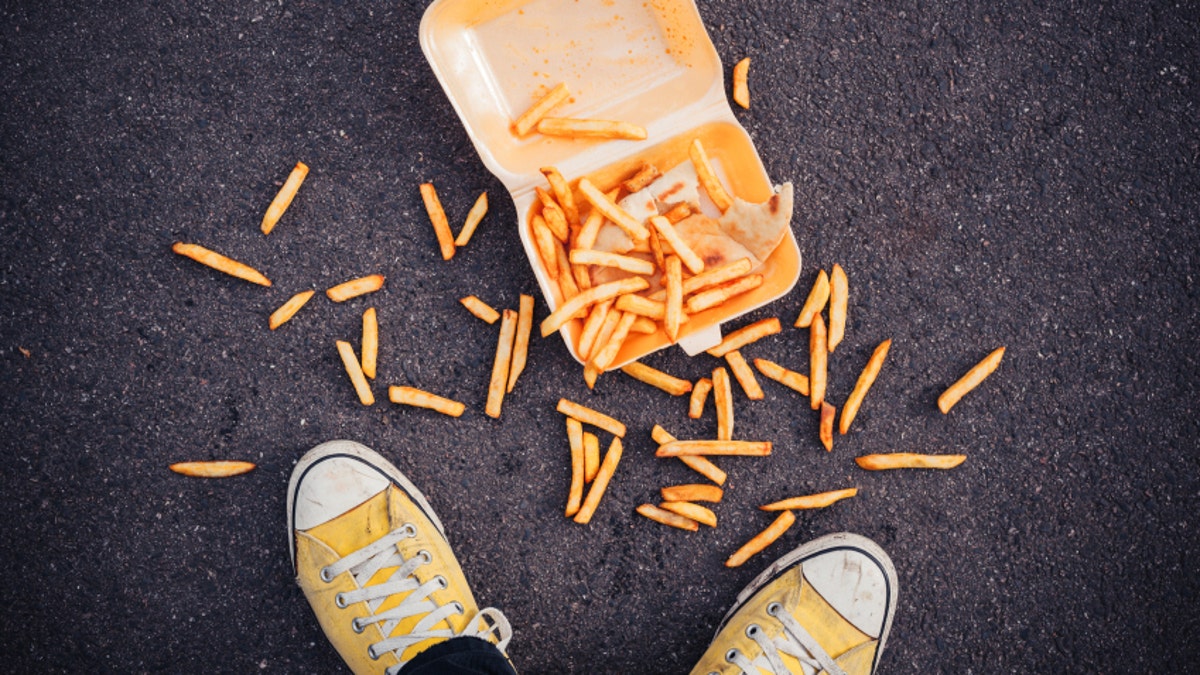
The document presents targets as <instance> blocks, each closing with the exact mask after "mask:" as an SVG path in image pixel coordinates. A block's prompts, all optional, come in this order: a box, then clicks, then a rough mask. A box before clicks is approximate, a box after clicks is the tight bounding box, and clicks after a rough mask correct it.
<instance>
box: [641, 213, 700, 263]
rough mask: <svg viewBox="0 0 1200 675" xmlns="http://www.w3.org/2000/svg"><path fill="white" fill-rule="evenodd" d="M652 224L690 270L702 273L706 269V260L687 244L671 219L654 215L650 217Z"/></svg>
mask: <svg viewBox="0 0 1200 675" xmlns="http://www.w3.org/2000/svg"><path fill="white" fill-rule="evenodd" d="M650 224H651V225H653V226H654V229H655V230H656V231H657V232H658V234H659V235H660V236H661V237H662V238H663V239H666V240H667V243H668V244H670V245H671V248H672V249H674V250H675V255H677V256H679V260H680V261H682V262H683V264H684V265H687V268H688V271H689V272H691V273H692V274H700V273H701V272H703V271H704V261H703V260H702V259H701V258H700V256H698V255H696V252H695V251H693V250H692V248H691V247H690V246H688V245H687V242H686V241H684V240H683V237H681V236H679V233H678V232H676V231H675V226H674V225H672V224H671V221H670V220H667V219H666V218H664V217H662V216H653V217H652V218H650Z"/></svg>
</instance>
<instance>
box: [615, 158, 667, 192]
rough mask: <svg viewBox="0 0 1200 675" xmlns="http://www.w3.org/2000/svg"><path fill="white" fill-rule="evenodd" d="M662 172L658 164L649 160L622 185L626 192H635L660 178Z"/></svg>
mask: <svg viewBox="0 0 1200 675" xmlns="http://www.w3.org/2000/svg"><path fill="white" fill-rule="evenodd" d="M661 175H662V172H661V171H659V170H658V167H657V166H654V165H653V164H650V163H648V162H642V168H640V169H638V171H637V173H635V174H633V175H632V176H630V177H629V178H628V179H626V181H625V182H624V183H622V185H623V186H624V188H625V191H626V192H629V193H633V192H638V191H641V190H644V189H645V188H647V187H649V186H650V184H651V183H653V182H654V181H655V180H657V179H658V177H659V176H661Z"/></svg>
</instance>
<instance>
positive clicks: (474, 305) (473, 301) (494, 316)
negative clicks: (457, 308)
mask: <svg viewBox="0 0 1200 675" xmlns="http://www.w3.org/2000/svg"><path fill="white" fill-rule="evenodd" d="M459 302H461V303H462V306H463V307H466V308H467V311H468V312H470V313H472V314H474V315H475V316H476V317H478V318H480V319H483V320H484V321H486V322H487V323H489V324H493V323H496V322H497V321H499V320H500V312H497V311H496V310H495V309H494V308H493V307H492V306H491V305H489V304H487V303H486V302H484V301H482V300H480V299H479V298H477V297H475V296H474V295H468V296H467V297H465V298H462V299H461V300H459Z"/></svg>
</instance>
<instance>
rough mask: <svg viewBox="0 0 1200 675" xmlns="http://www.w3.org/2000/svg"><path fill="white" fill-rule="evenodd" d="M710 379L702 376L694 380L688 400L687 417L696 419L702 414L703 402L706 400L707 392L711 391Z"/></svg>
mask: <svg viewBox="0 0 1200 675" xmlns="http://www.w3.org/2000/svg"><path fill="white" fill-rule="evenodd" d="M712 388H713V383H712V380H710V379H708V378H707V377H702V378H700V379H699V380H696V385H695V386H694V387H692V398H691V400H690V401H688V417H690V418H692V419H694V420H698V419H700V416H701V415H703V414H704V402H705V401H707V400H708V393H709V392H711V391H712Z"/></svg>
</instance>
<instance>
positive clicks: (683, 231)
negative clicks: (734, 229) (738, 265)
mask: <svg viewBox="0 0 1200 675" xmlns="http://www.w3.org/2000/svg"><path fill="white" fill-rule="evenodd" d="M731 210H732V209H731ZM675 232H676V234H678V235H679V238H680V239H683V241H684V242H685V243H686V244H687V245H688V247H689V248H691V249H692V251H693V252H694V253H695V254H696V255H698V256H700V259H701V260H703V261H704V268H705V269H717V268H719V267H724V266H725V265H728V264H730V263H735V262H737V261H739V260H741V259H742V258H748V259H749V260H750V263H751V265H753V268H757V267H758V266H759V265H761V264H762V262H761V260H760V259H759V258H758V257H757V256H756V255H755V254H754V253H753V252H751V251H750V250H749V249H747V248H746V247H745V246H743V245H742V244H740V243H738V242H737V241H736V240H734V239H733V238H732V237H730V236H729V235H727V234H726V233H725V232H724V231H723V230H722V228H721V224H720V223H719V222H717V221H716V220H713V219H712V218H709V217H708V216H705V215H701V214H693V215H691V216H688V217H687V218H684V219H683V220H681V221H679V222H678V223H676V224H675ZM753 268H752V269H753Z"/></svg>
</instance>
